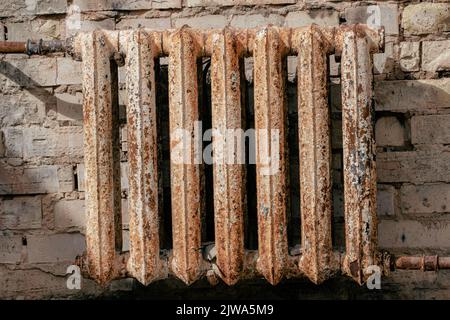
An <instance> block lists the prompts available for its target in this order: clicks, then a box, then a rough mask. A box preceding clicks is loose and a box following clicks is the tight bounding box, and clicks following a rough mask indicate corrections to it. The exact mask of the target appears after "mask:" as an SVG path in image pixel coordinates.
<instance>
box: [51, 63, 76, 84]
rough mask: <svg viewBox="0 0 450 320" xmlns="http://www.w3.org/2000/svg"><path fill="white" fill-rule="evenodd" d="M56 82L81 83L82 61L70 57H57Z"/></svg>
mask: <svg viewBox="0 0 450 320" xmlns="http://www.w3.org/2000/svg"><path fill="white" fill-rule="evenodd" d="M56 65H57V73H56V83H57V84H58V85H70V84H81V78H82V76H81V62H79V61H75V60H73V59H72V58H70V57H67V58H57V59H56Z"/></svg>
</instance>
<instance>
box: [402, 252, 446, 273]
mask: <svg viewBox="0 0 450 320" xmlns="http://www.w3.org/2000/svg"><path fill="white" fill-rule="evenodd" d="M394 267H395V268H396V269H405V270H422V271H437V270H439V269H450V257H439V256H437V255H435V256H402V257H398V258H397V259H396V260H395V265H394Z"/></svg>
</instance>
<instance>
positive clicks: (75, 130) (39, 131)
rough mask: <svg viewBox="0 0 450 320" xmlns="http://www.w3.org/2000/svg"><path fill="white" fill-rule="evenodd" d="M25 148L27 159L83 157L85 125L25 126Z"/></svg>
mask: <svg viewBox="0 0 450 320" xmlns="http://www.w3.org/2000/svg"><path fill="white" fill-rule="evenodd" d="M23 150H24V151H23V156H24V158H25V159H33V158H37V157H62V156H68V157H82V156H83V127H81V126H69V127H58V128H54V129H49V128H42V127H33V128H23Z"/></svg>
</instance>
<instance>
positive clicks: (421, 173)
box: [377, 150, 450, 183]
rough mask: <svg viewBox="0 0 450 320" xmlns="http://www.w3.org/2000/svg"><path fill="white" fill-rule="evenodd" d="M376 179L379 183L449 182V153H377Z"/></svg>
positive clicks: (431, 151)
mask: <svg viewBox="0 0 450 320" xmlns="http://www.w3.org/2000/svg"><path fill="white" fill-rule="evenodd" d="M377 178H378V182H380V183H396V182H409V183H424V182H437V181H445V182H450V153H449V152H440V151H434V150H430V151H404V152H379V153H377Z"/></svg>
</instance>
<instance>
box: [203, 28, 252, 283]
mask: <svg viewBox="0 0 450 320" xmlns="http://www.w3.org/2000/svg"><path fill="white" fill-rule="evenodd" d="M211 47H212V48H214V50H212V54H211V97H212V128H213V130H216V131H217V134H216V135H215V136H213V137H212V139H213V156H214V167H213V170H214V171H213V175H214V176H213V179H214V218H215V219H214V223H215V242H216V249H217V267H218V268H219V270H220V274H221V276H222V279H223V280H224V281H225V283H227V284H228V285H232V284H235V283H236V282H237V281H238V280H239V275H240V272H241V270H242V265H243V259H244V201H245V200H244V199H245V198H244V197H245V194H244V192H245V191H244V190H245V188H244V185H245V184H244V165H243V163H244V162H243V159H242V158H241V157H243V156H244V154H243V153H242V151H243V149H242V147H243V145H242V141H241V138H242V136H241V135H239V134H238V135H237V136H236V135H235V131H230V130H233V129H241V128H243V123H242V107H241V100H240V99H241V91H240V73H239V52H240V45H239V43H238V42H237V41H236V39H235V37H234V36H233V34H232V32H231V31H230V30H229V29H225V30H223V31H222V32H219V33H214V34H212V36H211ZM237 132H239V131H237ZM229 133H232V134H231V135H229ZM242 133H243V131H242ZM230 157H231V158H230Z"/></svg>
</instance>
